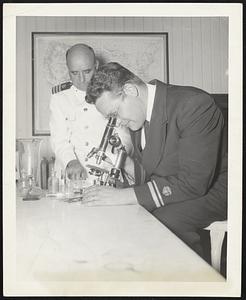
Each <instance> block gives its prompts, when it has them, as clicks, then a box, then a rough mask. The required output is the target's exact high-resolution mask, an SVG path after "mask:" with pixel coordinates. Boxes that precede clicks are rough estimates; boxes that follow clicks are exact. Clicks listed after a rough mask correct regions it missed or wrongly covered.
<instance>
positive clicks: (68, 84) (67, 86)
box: [52, 81, 73, 94]
mask: <svg viewBox="0 0 246 300" xmlns="http://www.w3.org/2000/svg"><path fill="white" fill-rule="evenodd" d="M72 85H73V84H72V82H70V81H68V82H64V83H61V84H58V85H56V86H53V87H52V94H56V93H59V92H61V91H64V90H68V89H70V87H71V86H72Z"/></svg>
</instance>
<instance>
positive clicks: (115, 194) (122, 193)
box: [82, 185, 138, 206]
mask: <svg viewBox="0 0 246 300" xmlns="http://www.w3.org/2000/svg"><path fill="white" fill-rule="evenodd" d="M132 204H138V201H137V197H136V195H135V192H134V189H133V188H125V189H117V188H115V187H112V186H100V185H95V186H91V187H89V188H86V189H85V191H84V193H83V200H82V205H85V206H106V205H110V206H111V205H132Z"/></svg>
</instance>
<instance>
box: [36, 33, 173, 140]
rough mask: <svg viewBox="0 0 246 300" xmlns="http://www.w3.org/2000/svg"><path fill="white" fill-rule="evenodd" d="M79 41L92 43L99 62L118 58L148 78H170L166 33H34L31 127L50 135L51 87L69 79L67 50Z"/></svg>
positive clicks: (138, 73)
mask: <svg viewBox="0 0 246 300" xmlns="http://www.w3.org/2000/svg"><path fill="white" fill-rule="evenodd" d="M77 43H84V44H87V45H89V46H91V47H92V48H93V49H94V51H95V54H96V56H97V58H98V60H99V63H100V64H102V63H107V62H110V61H115V62H119V63H120V64H122V65H123V66H125V67H126V68H128V69H130V70H131V71H133V73H135V74H136V75H138V76H139V77H140V78H141V79H143V80H144V81H146V82H148V81H150V80H152V79H159V80H162V81H164V82H167V83H168V81H169V78H168V34H167V33H67V32H66V33H47V32H46V33H41V32H33V33H32V80H33V82H32V101H33V102H32V121H33V122H32V124H33V125H32V126H33V128H32V131H33V135H34V136H35V135H36V136H37V135H49V102H50V97H51V91H52V87H53V86H55V85H58V84H61V83H64V82H67V81H70V79H69V75H68V72H67V67H66V58H65V54H66V51H67V49H68V48H70V47H71V46H72V45H74V44H77Z"/></svg>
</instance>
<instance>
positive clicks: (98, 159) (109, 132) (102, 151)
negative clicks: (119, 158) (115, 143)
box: [96, 117, 117, 165]
mask: <svg viewBox="0 0 246 300" xmlns="http://www.w3.org/2000/svg"><path fill="white" fill-rule="evenodd" d="M116 120H117V119H116V118H114V117H110V118H109V121H108V124H107V126H106V128H105V130H104V133H103V137H102V140H101V143H100V146H99V149H98V152H97V154H96V163H97V164H98V165H100V164H101V162H102V159H103V158H104V156H105V152H106V149H107V147H108V143H109V138H110V137H111V136H112V134H113V131H114V127H115V126H116Z"/></svg>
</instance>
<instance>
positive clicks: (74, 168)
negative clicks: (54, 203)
mask: <svg viewBox="0 0 246 300" xmlns="http://www.w3.org/2000/svg"><path fill="white" fill-rule="evenodd" d="M66 174H67V176H68V178H69V179H72V180H75V179H86V178H87V171H86V169H85V168H84V167H83V166H82V165H81V163H80V162H79V161H78V160H77V159H74V160H71V161H70V162H69V163H68V164H67V167H66Z"/></svg>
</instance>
